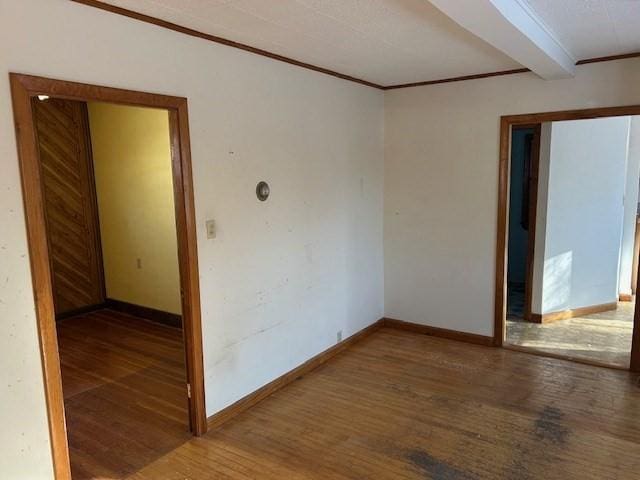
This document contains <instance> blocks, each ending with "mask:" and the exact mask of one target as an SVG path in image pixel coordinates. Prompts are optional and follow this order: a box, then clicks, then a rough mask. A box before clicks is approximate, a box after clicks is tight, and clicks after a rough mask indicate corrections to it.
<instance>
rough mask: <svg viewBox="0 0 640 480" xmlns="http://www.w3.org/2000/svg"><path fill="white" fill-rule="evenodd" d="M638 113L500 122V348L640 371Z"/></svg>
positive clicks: (556, 115)
mask: <svg viewBox="0 0 640 480" xmlns="http://www.w3.org/2000/svg"><path fill="white" fill-rule="evenodd" d="M639 113H640V108H637V107H628V108H625V107H622V108H619V109H598V110H590V111H578V112H554V113H549V114H531V115H520V116H511V117H503V119H502V133H501V135H502V138H501V142H502V143H501V145H502V148H501V173H502V174H501V177H500V178H501V181H500V195H501V196H500V202H499V203H500V206H499V217H498V220H499V231H502V232H504V235H502V234H501V235H499V236H498V252H499V253H498V263H497V283H496V336H495V343H496V344H498V345H504V346H507V347H509V348H515V349H519V350H525V351H528V352H533V353H539V354H544V355H548V356H554V357H560V358H567V359H571V360H576V361H582V362H587V363H591V364H596V365H602V366H609V367H614V368H624V369H627V368H631V369H633V370H637V369H638V368H640V366H639V364H638V362H639V358H638V355H639V354H638V338H637V337H638V328H637V325H638V322H637V321H636V317H637V312H636V311H635V310H636V309H635V283H637V264H638V261H637V260H638V247H639V245H638V244H637V242H636V238H637V236H638V235H637V234H638V232H637V228H636V225H637V223H638V211H639V208H638V189H639V185H640V116H637V115H638V114H639ZM500 252H503V253H504V254H505V255H504V257H502V255H501V253H500ZM634 270H635V272H634Z"/></svg>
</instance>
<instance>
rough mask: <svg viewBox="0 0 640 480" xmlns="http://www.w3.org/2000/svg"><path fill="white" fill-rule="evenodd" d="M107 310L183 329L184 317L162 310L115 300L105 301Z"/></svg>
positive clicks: (108, 299)
mask: <svg viewBox="0 0 640 480" xmlns="http://www.w3.org/2000/svg"><path fill="white" fill-rule="evenodd" d="M105 308H110V309H111V310H116V311H118V312H122V313H128V314H129V315H133V316H134V317H140V318H144V319H146V320H150V321H152V322H156V323H161V324H163V325H167V326H169V327H174V328H182V316H181V315H178V314H175V313H170V312H163V311H162V310H156V309H155V308H150V307H143V306H141V305H135V304H133V303H128V302H123V301H121V300H114V299H113V298H107V299H106V300H105Z"/></svg>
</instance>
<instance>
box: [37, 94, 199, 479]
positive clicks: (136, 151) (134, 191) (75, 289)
mask: <svg viewBox="0 0 640 480" xmlns="http://www.w3.org/2000/svg"><path fill="white" fill-rule="evenodd" d="M32 107H33V118H34V127H35V133H36V138H37V145H38V154H39V155H38V157H39V160H40V161H39V167H40V172H41V184H42V199H43V209H44V216H45V227H46V237H47V244H48V250H49V262H50V268H49V270H50V276H51V282H52V294H53V303H54V310H55V319H56V330H57V341H58V350H59V356H60V369H61V373H62V389H63V395H64V408H65V414H66V423H67V435H68V439H69V453H70V463H71V471H72V474H73V478H74V479H91V478H96V477H100V478H115V477H121V476H123V475H126V474H128V473H133V472H135V471H136V470H138V469H139V468H140V467H141V466H144V465H145V464H146V463H149V462H150V461H152V460H154V459H156V458H159V457H160V456H162V455H163V454H164V453H167V452H168V451H171V450H172V449H173V448H175V447H177V446H179V445H180V444H182V443H184V441H185V440H186V439H187V438H189V416H188V413H187V406H188V403H187V390H186V388H185V382H186V379H187V375H186V370H185V352H184V345H183V341H182V339H183V335H182V316H181V311H182V306H181V295H180V291H181V286H180V274H179V268H178V261H179V260H178V248H177V232H176V222H175V214H174V212H175V206H174V188H173V175H172V168H171V146H170V138H169V113H168V112H167V111H166V110H163V109H151V108H140V107H132V106H124V105H115V104H108V103H99V102H80V101H74V100H66V99H60V98H52V97H49V96H47V95H40V96H39V97H38V96H37V97H34V98H33V99H32Z"/></svg>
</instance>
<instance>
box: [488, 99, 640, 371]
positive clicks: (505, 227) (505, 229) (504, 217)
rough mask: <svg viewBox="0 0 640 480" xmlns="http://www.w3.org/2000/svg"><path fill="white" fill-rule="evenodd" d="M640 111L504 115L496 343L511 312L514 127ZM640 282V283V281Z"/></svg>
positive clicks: (637, 318)
mask: <svg viewBox="0 0 640 480" xmlns="http://www.w3.org/2000/svg"><path fill="white" fill-rule="evenodd" d="M626 115H630V116H632V115H640V105H629V106H619V107H604V108H589V109H584V110H564V111H557V112H544V113H528V114H522V115H505V116H502V117H501V118H500V149H499V160H498V162H499V163H498V222H497V239H496V283H495V304H494V334H493V344H494V345H495V346H503V344H504V340H505V334H506V314H507V295H506V294H507V240H508V235H509V222H508V219H509V169H510V163H511V162H510V157H511V131H512V129H513V128H514V127H518V126H524V125H532V124H541V123H544V122H558V121H566V120H586V119H593V118H602V117H617V116H626ZM639 285H640V283H639ZM630 369H631V370H632V371H635V372H640V309H639V308H636V309H635V313H634V326H633V343H632V347H631V364H630Z"/></svg>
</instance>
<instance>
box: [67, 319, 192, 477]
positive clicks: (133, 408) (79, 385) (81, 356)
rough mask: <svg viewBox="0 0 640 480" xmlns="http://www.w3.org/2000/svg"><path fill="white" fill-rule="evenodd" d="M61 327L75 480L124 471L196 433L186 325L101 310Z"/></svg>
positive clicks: (136, 466)
mask: <svg viewBox="0 0 640 480" xmlns="http://www.w3.org/2000/svg"><path fill="white" fill-rule="evenodd" d="M57 330H58V342H59V350H60V363H61V368H62V383H63V391H64V398H65V413H66V419H67V432H68V438H69V450H70V455H71V470H72V475H73V478H74V480H82V479H109V480H111V479H120V478H124V477H126V476H127V475H129V474H131V473H133V472H136V471H138V470H139V469H141V468H143V467H144V466H145V465H148V464H150V463H152V462H153V461H155V460H157V459H158V458H160V457H162V456H163V455H165V454H166V453H168V452H170V451H172V450H174V449H175V448H177V447H178V446H180V445H182V444H183V443H184V442H185V441H187V440H188V439H190V438H191V434H190V432H189V428H188V415H187V398H186V388H185V383H186V380H185V378H186V373H185V365H184V349H183V348H184V347H183V342H182V332H181V331H180V330H179V329H175V328H170V327H166V326H164V325H158V324H154V323H152V322H149V321H147V320H143V319H139V318H136V317H133V316H130V315H127V314H123V313H119V312H115V311H111V310H101V311H98V312H93V313H88V314H84V315H79V316H76V317H73V318H67V319H65V320H62V321H60V322H58V325H57Z"/></svg>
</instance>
